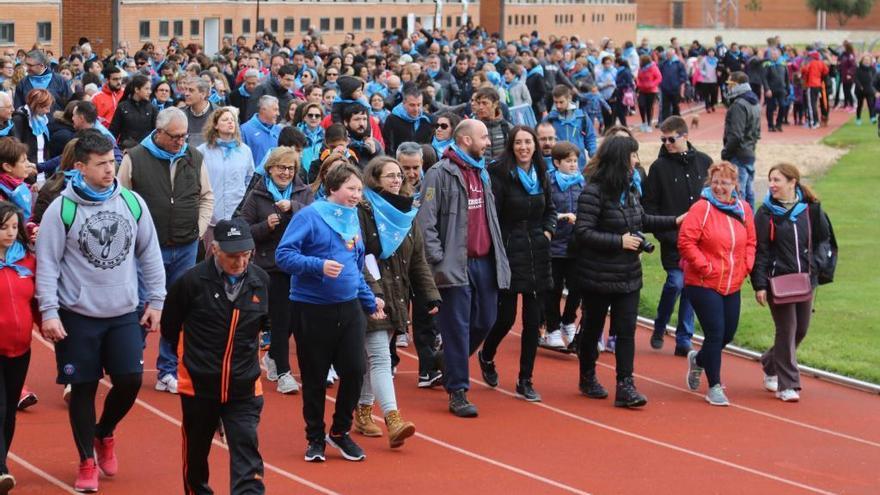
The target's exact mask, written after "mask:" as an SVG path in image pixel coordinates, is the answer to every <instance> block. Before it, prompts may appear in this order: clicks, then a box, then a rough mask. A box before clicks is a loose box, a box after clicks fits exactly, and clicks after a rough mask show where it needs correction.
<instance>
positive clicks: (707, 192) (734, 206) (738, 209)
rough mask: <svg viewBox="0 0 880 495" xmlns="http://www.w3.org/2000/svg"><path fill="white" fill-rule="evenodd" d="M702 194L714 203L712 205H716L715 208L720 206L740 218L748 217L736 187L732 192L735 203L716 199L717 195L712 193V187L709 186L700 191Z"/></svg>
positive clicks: (720, 208)
mask: <svg viewBox="0 0 880 495" xmlns="http://www.w3.org/2000/svg"><path fill="white" fill-rule="evenodd" d="M700 196H702V197H703V198H704V199H705V200H706V201H708V202H710V203H712V206H714V207H715V208H718V209H719V210H721V211H723V212H725V213H730V214H732V215H733V216H735V217H736V218H739V219H740V220H744V219H745V217H746V212H745V210H744V209H743V206H742V203H741V202H740V201H739V195H738V194H737V193H736V189H734V190H733V193H732V194H731V197H732V198H733V203H722V202H721V201H718V200H717V199H715V195H714V194H712V188H711V187H709V186H706V187H704V188H703V192H701V193H700Z"/></svg>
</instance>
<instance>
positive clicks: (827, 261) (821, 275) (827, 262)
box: [813, 210, 837, 285]
mask: <svg viewBox="0 0 880 495" xmlns="http://www.w3.org/2000/svg"><path fill="white" fill-rule="evenodd" d="M819 220H820V221H823V220H824V221H825V223H826V224H827V225H828V238H827V239H825V240H824V241H822V242H820V243H819V244H817V245H816V246H815V247H814V248H813V262H814V263H816V276H817V277H818V280H819V285H825V284H830V283H831V282H834V270H835V269H836V268H837V238H836V237H835V236H834V227H832V226H831V219H830V218H828V214H827V213H825V210H822V218H820V219H819Z"/></svg>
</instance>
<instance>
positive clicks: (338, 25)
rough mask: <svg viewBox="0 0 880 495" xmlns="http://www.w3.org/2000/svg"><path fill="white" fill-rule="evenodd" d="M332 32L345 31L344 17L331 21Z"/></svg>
mask: <svg viewBox="0 0 880 495" xmlns="http://www.w3.org/2000/svg"><path fill="white" fill-rule="evenodd" d="M333 30H334V31H337V32H339V31H345V17H336V18H334V19H333Z"/></svg>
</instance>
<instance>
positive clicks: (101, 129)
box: [93, 120, 116, 144]
mask: <svg viewBox="0 0 880 495" xmlns="http://www.w3.org/2000/svg"><path fill="white" fill-rule="evenodd" d="M93 127H94V128H95V129H97V130H98V131H99V132H100V133H101V134H103V135H105V136H107V137H108V138H109V139H110V140H111V141H112V142H113V144H116V136H114V135H113V133H112V132H110V130H109V129H107V128H106V127H104V124H102V123H101V122H100V121H99V120H96V121H95V125H94V126H93Z"/></svg>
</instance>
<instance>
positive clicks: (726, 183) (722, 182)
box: [709, 180, 733, 187]
mask: <svg viewBox="0 0 880 495" xmlns="http://www.w3.org/2000/svg"><path fill="white" fill-rule="evenodd" d="M709 185H712V186H721V187H733V182H730V181H729V180H713V181H712V182H710V183H709Z"/></svg>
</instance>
